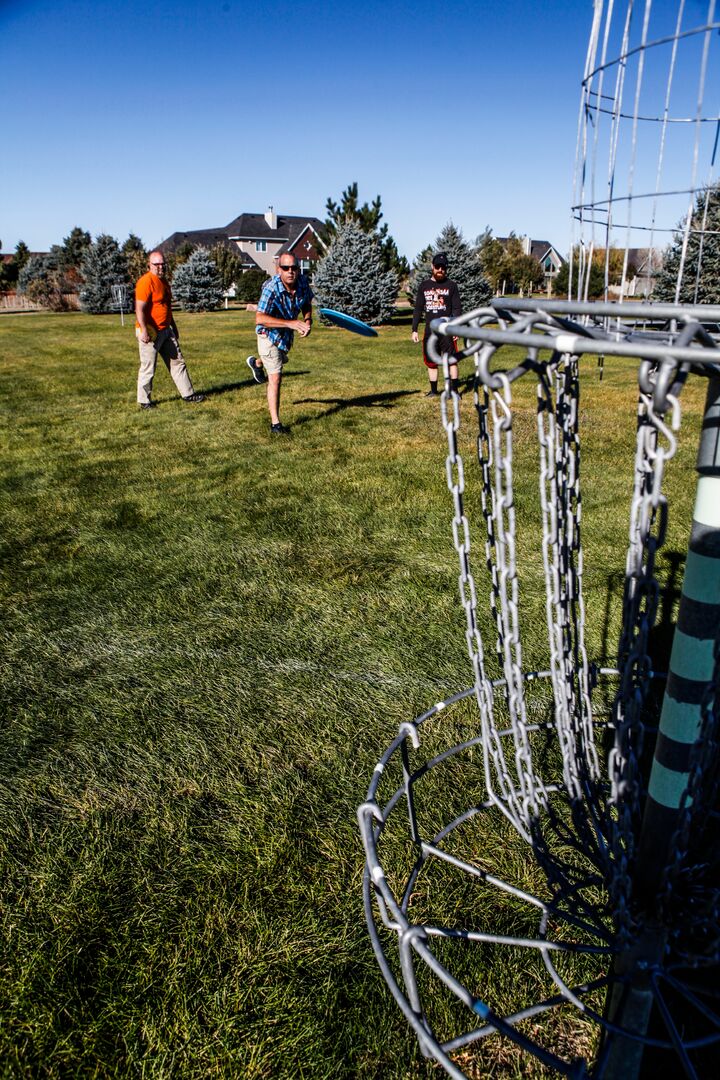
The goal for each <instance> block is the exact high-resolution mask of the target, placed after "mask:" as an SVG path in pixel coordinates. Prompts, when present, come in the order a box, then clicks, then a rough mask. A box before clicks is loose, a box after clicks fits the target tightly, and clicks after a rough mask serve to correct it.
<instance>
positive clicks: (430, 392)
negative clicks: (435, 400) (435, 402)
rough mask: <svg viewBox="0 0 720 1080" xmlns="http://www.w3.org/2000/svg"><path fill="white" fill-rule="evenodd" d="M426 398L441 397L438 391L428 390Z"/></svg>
mask: <svg viewBox="0 0 720 1080" xmlns="http://www.w3.org/2000/svg"><path fill="white" fill-rule="evenodd" d="M425 397H440V395H439V394H438V392H437V390H428V392H427V394H426V395H425Z"/></svg>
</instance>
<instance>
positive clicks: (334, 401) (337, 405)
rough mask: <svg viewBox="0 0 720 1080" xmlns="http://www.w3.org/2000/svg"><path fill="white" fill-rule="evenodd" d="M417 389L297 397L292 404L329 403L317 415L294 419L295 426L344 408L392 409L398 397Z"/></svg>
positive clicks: (320, 418)
mask: <svg viewBox="0 0 720 1080" xmlns="http://www.w3.org/2000/svg"><path fill="white" fill-rule="evenodd" d="M418 393H419V391H418V390H396V391H394V392H392V393H385V394H363V395H362V397H356V398H298V399H297V400H296V401H293V405H330V408H329V409H326V410H325V412H322V413H320V414H319V416H304V417H302V418H301V419H300V420H296V421H295V425H294V426H295V427H299V426H300V424H309V423H312V421H313V420H323V419H324V418H325V417H326V416H334V415H335V413H339V412H343V410H344V409H392V408H393V407H394V405H395V402H396V401H397V399H398V398H402V397H408V396H410V395H414V394H418Z"/></svg>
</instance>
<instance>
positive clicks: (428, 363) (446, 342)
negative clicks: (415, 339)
mask: <svg viewBox="0 0 720 1080" xmlns="http://www.w3.org/2000/svg"><path fill="white" fill-rule="evenodd" d="M429 337H430V335H429V334H428V335H427V337H424V338H423V363H424V365H425V367H429V368H436V367H437V366H438V365H437V364H436V363H434V361H432V360H430V359H429V358H428V354H427V343H428V338H429ZM438 349H439V350H440V352H441V353H450V355H451V357H456V356H457V354H458V339H457V338H456V337H441V338H438Z"/></svg>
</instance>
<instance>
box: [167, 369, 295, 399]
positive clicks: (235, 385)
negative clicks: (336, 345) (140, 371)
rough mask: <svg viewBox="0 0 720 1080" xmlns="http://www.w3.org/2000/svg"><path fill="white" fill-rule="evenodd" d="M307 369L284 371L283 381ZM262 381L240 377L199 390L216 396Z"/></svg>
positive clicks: (259, 384)
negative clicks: (233, 380)
mask: <svg viewBox="0 0 720 1080" xmlns="http://www.w3.org/2000/svg"><path fill="white" fill-rule="evenodd" d="M309 374H310V371H309V369H308V370H307V371H284V372H283V382H284V381H285V379H294V378H296V376H298V375H309ZM262 385H264V384H263V383H256V382H255V380H254V379H241V380H240V381H239V382H229V383H220V385H219V386H210V387H208V389H207V390H202V391H200V392H201V393H203V394H204V395H205V397H206V398H211V397H218V396H219V395H220V394H228V393H230V391H232V390H246V389H247V387H249V386H262ZM180 400H181V398H180V397H179V396H178V395H177V394H176V395H175V396H174V397H167V398H156V399H155V401H156V402H157V404H158V405H160V404H164V403H165V402H168V401H180Z"/></svg>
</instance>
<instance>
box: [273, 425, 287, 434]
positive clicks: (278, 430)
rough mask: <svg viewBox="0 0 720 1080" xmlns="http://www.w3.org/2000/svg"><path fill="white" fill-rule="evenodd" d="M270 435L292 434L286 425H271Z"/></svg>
mask: <svg viewBox="0 0 720 1080" xmlns="http://www.w3.org/2000/svg"><path fill="white" fill-rule="evenodd" d="M270 434H271V435H289V434H290V428H286V427H285V425H284V424H271V425H270Z"/></svg>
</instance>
